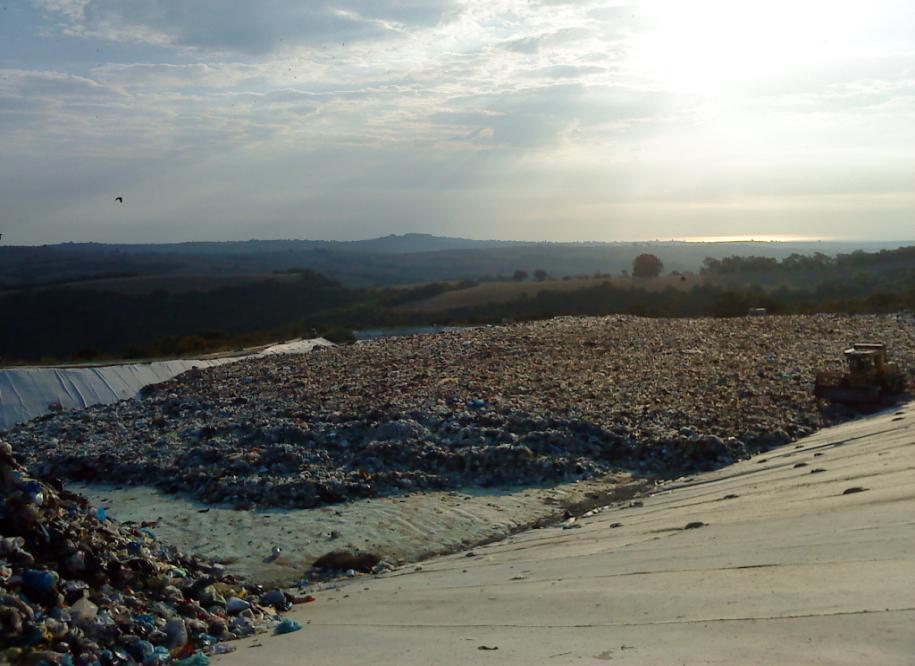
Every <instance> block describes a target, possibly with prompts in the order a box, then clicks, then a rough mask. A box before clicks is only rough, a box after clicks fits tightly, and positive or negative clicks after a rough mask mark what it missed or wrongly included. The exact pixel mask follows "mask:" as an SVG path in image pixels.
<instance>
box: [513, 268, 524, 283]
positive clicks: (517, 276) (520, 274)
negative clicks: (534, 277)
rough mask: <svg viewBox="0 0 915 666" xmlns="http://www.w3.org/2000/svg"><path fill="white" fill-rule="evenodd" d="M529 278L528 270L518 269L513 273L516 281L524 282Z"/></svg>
mask: <svg viewBox="0 0 915 666" xmlns="http://www.w3.org/2000/svg"><path fill="white" fill-rule="evenodd" d="M526 279H527V271H522V270H517V271H515V273H514V274H513V275H512V280H514V281H515V282H524V281H525V280H526Z"/></svg>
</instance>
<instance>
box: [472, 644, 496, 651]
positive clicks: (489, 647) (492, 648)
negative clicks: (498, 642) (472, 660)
mask: <svg viewBox="0 0 915 666" xmlns="http://www.w3.org/2000/svg"><path fill="white" fill-rule="evenodd" d="M498 649H499V648H498V647H497V646H495V645H493V646H489V645H481V646H480V647H478V648H477V650H498Z"/></svg>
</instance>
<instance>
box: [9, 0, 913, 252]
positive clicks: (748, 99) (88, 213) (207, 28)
mask: <svg viewBox="0 0 915 666" xmlns="http://www.w3.org/2000/svg"><path fill="white" fill-rule="evenodd" d="M735 4H737V3H730V2H726V1H725V0H697V2H695V3H680V2H662V1H660V0H657V1H655V0H644V1H642V2H613V1H601V0H594V1H590V0H582V1H579V2H558V1H546V0H532V1H528V0H524V1H521V0H518V1H515V0H438V1H431V2H429V1H419V0H400V1H398V0H372V1H369V0H351V1H349V2H320V1H318V2H308V3H303V2H297V1H296V0H260V1H258V2H254V1H253V0H252V1H245V2H237V3H231V4H230V5H227V4H226V3H221V2H215V1H212V0H199V1H195V2H193V3H189V2H183V1H181V0H137V1H136V2H130V3H123V2H116V1H115V0H34V2H32V4H31V5H23V6H21V7H16V6H14V7H11V8H8V10H7V11H4V12H3V15H2V21H3V22H2V23H0V142H2V145H3V146H4V152H5V153H6V155H7V157H5V158H4V160H3V161H2V163H0V200H2V201H4V205H3V210H0V215H2V219H0V226H2V227H3V229H2V230H3V233H4V240H6V239H7V238H11V239H13V241H12V242H17V243H33V242H47V241H59V240H98V241H105V240H112V241H130V240H137V241H140V240H161V241H166V240H185V239H192V238H249V237H277V236H282V237H324V238H332V237H333V238H359V237H367V236H372V235H380V234H384V233H390V232H403V231H413V230H419V231H428V232H431V233H443V234H451V235H470V236H478V237H479V236H485V237H502V238H531V239H543V238H552V239H560V240H576V239H581V240H586V239H597V240H613V239H632V238H640V237H641V238H645V237H650V238H655V237H665V238H669V237H676V236H698V235H716V234H728V235H731V234H740V233H751V234H756V235H762V234H765V233H772V234H775V233H792V232H793V233H800V234H804V235H825V236H856V235H857V236H860V235H861V232H860V229H861V225H862V223H864V222H865V221H867V224H868V230H869V233H872V234H873V233H875V234H877V235H878V236H881V237H884V238H891V237H892V238H903V237H907V236H911V235H912V234H911V231H910V229H911V219H912V213H913V212H915V186H913V183H915V178H913V176H915V10H913V9H911V8H909V7H907V3H905V2H901V1H898V2H892V1H889V0H885V1H884V0H877V1H876V2H873V3H870V4H869V5H868V6H867V7H866V8H865V7H858V6H857V5H854V4H851V3H844V2H831V3H826V2H820V1H819V0H810V2H809V3H804V5H803V7H798V6H797V3H793V4H792V3H788V2H783V1H782V0H772V2H770V3H766V4H765V5H759V6H758V7H754V8H753V9H752V11H750V10H746V11H743V10H741V11H737V10H735V9H734V7H735ZM745 9H746V8H745ZM4 38H6V39H4ZM4 44H5V46H4ZM115 194H120V195H124V196H125V199H126V202H127V203H128V204H129V205H125V206H118V207H113V206H111V205H110V204H111V201H112V200H113V196H115Z"/></svg>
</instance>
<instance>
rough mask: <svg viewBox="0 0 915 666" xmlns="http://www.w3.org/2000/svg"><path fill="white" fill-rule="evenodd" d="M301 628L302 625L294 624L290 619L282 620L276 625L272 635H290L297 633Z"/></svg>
mask: <svg viewBox="0 0 915 666" xmlns="http://www.w3.org/2000/svg"><path fill="white" fill-rule="evenodd" d="M301 628H302V625H301V624H299V623H298V622H296V621H295V620H293V619H291V618H288V617H287V618H284V619H283V621H282V622H280V623H279V624H278V625H276V629H275V630H274V633H275V634H277V635H279V634H291V633H292V632H293V631H298V630H299V629H301Z"/></svg>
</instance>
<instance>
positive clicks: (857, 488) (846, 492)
mask: <svg viewBox="0 0 915 666" xmlns="http://www.w3.org/2000/svg"><path fill="white" fill-rule="evenodd" d="M865 490H867V488H862V487H861V486H852V487H851V488H846V489H845V490H844V491H842V494H843V495H852V494H854V493H863V492H864V491H865Z"/></svg>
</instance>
